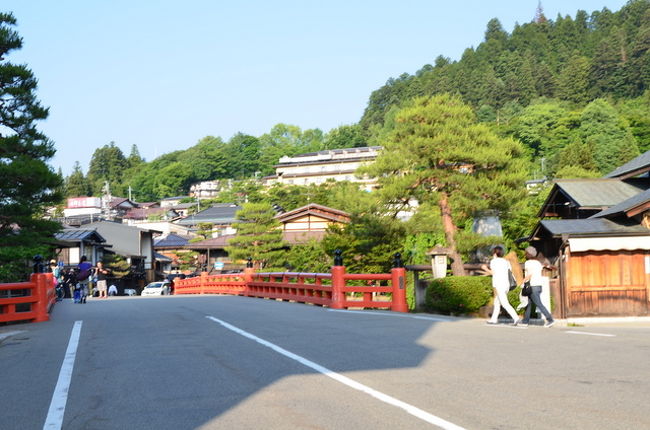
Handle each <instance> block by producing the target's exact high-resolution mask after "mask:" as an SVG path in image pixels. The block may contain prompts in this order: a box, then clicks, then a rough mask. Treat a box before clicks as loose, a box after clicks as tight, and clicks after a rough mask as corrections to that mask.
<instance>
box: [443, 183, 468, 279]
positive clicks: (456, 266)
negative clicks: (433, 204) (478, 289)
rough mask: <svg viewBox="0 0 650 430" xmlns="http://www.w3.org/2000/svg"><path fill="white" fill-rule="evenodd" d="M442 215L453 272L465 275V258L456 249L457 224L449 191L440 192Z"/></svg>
mask: <svg viewBox="0 0 650 430" xmlns="http://www.w3.org/2000/svg"><path fill="white" fill-rule="evenodd" d="M438 205H439V206H440V215H441V216H442V227H443V229H444V230H445V239H446V240H447V247H448V248H449V249H450V250H451V253H450V254H449V258H451V273H452V275H454V276H465V268H464V267H463V260H462V259H461V257H460V254H459V253H458V251H457V249H456V239H455V236H456V226H455V225H454V220H453V219H452V218H451V207H450V206H449V200H448V197H447V193H444V192H441V193H440V201H439V202H438Z"/></svg>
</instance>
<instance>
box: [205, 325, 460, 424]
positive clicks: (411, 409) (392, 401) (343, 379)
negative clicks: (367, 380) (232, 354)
mask: <svg viewBox="0 0 650 430" xmlns="http://www.w3.org/2000/svg"><path fill="white" fill-rule="evenodd" d="M206 318H208V319H210V320H212V321H214V322H216V323H218V324H221V325H222V326H223V327H225V328H227V329H228V330H231V331H234V332H235V333H237V334H240V335H242V336H244V337H247V338H249V339H251V340H254V341H255V342H257V343H260V344H262V345H264V346H266V347H267V348H271V349H272V350H274V351H275V352H277V353H279V354H282V355H284V356H285V357H288V358H290V359H292V360H295V361H297V362H299V363H300V364H303V365H305V366H307V367H310V368H312V369H314V370H315V371H317V372H319V373H322V374H323V375H325V376H328V377H330V378H332V379H334V380H335V381H338V382H340V383H342V384H345V385H347V386H348V387H350V388H354V389H355V390H358V391H361V392H363V393H366V394H369V395H370V396H372V397H374V398H376V399H378V400H381V401H382V402H384V403H388V404H389V405H393V406H396V407H398V408H400V409H403V410H405V411H406V412H407V413H409V414H411V415H413V416H415V417H417V418H419V419H421V420H423V421H426V422H428V423H430V424H434V425H436V426H438V427H440V428H443V429H445V430H464V429H463V427H459V426H457V425H456V424H453V423H450V422H449V421H446V420H444V419H442V418H439V417H437V416H435V415H432V414H430V413H428V412H426V411H423V410H422V409H419V408H417V407H415V406H413V405H410V404H408V403H405V402H403V401H401V400H398V399H396V398H394V397H391V396H389V395H387V394H384V393H382V392H380V391H377V390H374V389H372V388H370V387H368V386H366V385H363V384H361V383H359V382H357V381H355V380H353V379H350V378H348V377H347V376H343V375H341V374H339V373H336V372H334V371H332V370H329V369H328V368H326V367H323V366H321V365H319V364H316V363H314V362H313V361H310V360H307V359H306V358H304V357H301V356H300V355H297V354H294V353H293V352H289V351H287V350H286V349H284V348H281V347H279V346H277V345H275V344H273V343H271V342H268V341H266V340H264V339H261V338H259V337H257V336H255V335H253V334H251V333H249V332H247V331H244V330H242V329H240V328H237V327H235V326H233V325H231V324H228V323H227V322H225V321H222V320H220V319H218V318H215V317H213V316H206Z"/></svg>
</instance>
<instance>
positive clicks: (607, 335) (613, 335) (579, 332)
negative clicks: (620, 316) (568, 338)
mask: <svg viewBox="0 0 650 430" xmlns="http://www.w3.org/2000/svg"><path fill="white" fill-rule="evenodd" d="M565 333H569V334H583V335H585V336H601V337H616V335H615V334H607V333H589V332H586V331H575V330H568V331H565Z"/></svg>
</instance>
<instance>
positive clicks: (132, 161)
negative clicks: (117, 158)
mask: <svg viewBox="0 0 650 430" xmlns="http://www.w3.org/2000/svg"><path fill="white" fill-rule="evenodd" d="M142 163H144V158H142V157H141V156H140V151H139V150H138V146H137V145H135V144H133V145H131V153H130V154H129V156H128V158H127V159H126V165H127V167H128V168H129V169H133V168H134V167H138V166H139V165H141V164H142Z"/></svg>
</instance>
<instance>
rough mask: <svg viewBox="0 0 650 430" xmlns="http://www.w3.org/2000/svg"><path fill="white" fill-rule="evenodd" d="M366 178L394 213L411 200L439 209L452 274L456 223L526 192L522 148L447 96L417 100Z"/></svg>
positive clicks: (503, 207) (459, 268)
mask: <svg viewBox="0 0 650 430" xmlns="http://www.w3.org/2000/svg"><path fill="white" fill-rule="evenodd" d="M396 120H397V125H396V127H395V129H394V131H393V133H392V134H391V136H390V138H389V139H387V141H386V142H384V145H383V146H384V149H383V151H382V152H381V153H380V155H379V157H378V158H377V160H376V161H375V163H374V164H372V165H370V166H368V167H367V168H366V169H364V171H365V173H368V174H370V175H371V176H373V177H376V178H378V182H379V184H380V187H381V188H380V189H379V191H378V192H379V193H380V196H381V197H382V199H383V201H384V202H385V203H386V204H387V205H388V207H389V208H390V209H391V211H392V213H393V215H394V216H396V215H397V213H398V212H399V211H400V210H401V209H403V208H404V207H406V206H407V205H408V204H409V202H410V201H411V200H412V199H416V200H417V201H419V202H431V203H432V204H434V205H435V206H437V207H438V208H439V210H440V214H441V217H442V225H443V229H444V232H445V239H446V242H447V246H448V247H450V248H451V249H452V255H451V257H452V259H453V263H452V270H453V273H454V275H462V274H463V273H464V269H463V265H462V260H461V257H460V254H459V252H458V250H457V244H456V232H457V230H458V226H459V225H463V224H464V222H465V220H467V219H468V218H470V217H472V216H473V215H474V214H476V213H478V212H480V211H483V210H487V209H494V210H500V211H502V213H503V214H504V216H507V213H508V209H509V207H510V205H511V204H512V202H513V201H516V200H517V199H519V198H521V197H522V196H523V195H525V188H524V186H523V184H524V180H525V177H526V170H527V168H528V164H527V161H526V160H525V158H524V150H523V147H522V145H521V144H520V143H518V142H516V141H514V140H512V139H504V138H499V137H498V136H496V135H495V134H494V133H493V132H491V131H490V130H489V128H488V127H487V126H486V125H484V124H478V123H477V122H476V119H475V117H474V115H473V113H472V110H471V108H470V107H469V106H467V105H465V104H464V103H463V102H462V101H461V100H460V98H458V97H455V96H450V95H440V96H434V97H430V98H427V97H423V98H417V99H415V100H414V101H413V102H412V103H411V104H410V105H409V106H407V107H405V108H404V109H402V110H401V111H400V112H399V113H398V114H397V117H396Z"/></svg>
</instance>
